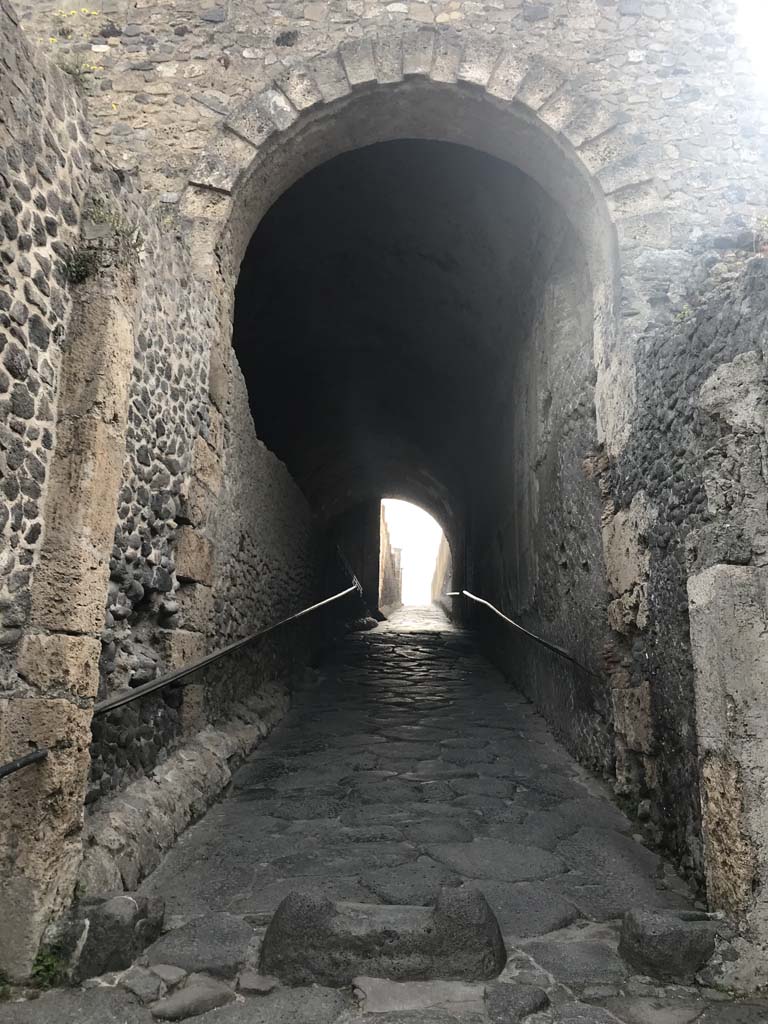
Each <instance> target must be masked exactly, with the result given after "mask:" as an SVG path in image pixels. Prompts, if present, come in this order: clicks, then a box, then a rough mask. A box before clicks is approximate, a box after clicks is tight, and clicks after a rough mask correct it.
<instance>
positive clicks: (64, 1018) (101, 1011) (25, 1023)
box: [0, 988, 154, 1024]
mask: <svg viewBox="0 0 768 1024" xmlns="http://www.w3.org/2000/svg"><path fill="white" fill-rule="evenodd" d="M153 1021H154V1018H153V1017H152V1014H151V1013H150V1012H149V1010H148V1009H147V1008H146V1007H145V1006H141V1005H139V1003H138V1002H137V1001H136V999H134V997H133V996H131V995H129V994H128V993H127V992H124V991H123V990H122V989H119V988H92V989H88V990H86V991H80V990H79V989H73V990H70V991H55V992H48V993H46V994H45V995H42V996H40V998H39V999H33V1000H30V1001H29V1002H24V1003H17V1002H14V1003H0V1024H153Z"/></svg>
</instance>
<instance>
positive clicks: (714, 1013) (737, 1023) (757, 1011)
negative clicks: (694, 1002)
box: [696, 1002, 768, 1024]
mask: <svg viewBox="0 0 768 1024" xmlns="http://www.w3.org/2000/svg"><path fill="white" fill-rule="evenodd" d="M766 1021H768V1002H743V1003H741V1002H740V1003H713V1004H712V1005H710V1006H708V1007H707V1009H706V1010H705V1011H704V1013H703V1014H702V1015H701V1017H699V1018H698V1020H697V1021H696V1024H765V1022H766Z"/></svg>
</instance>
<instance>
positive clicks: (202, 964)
mask: <svg viewBox="0 0 768 1024" xmlns="http://www.w3.org/2000/svg"><path fill="white" fill-rule="evenodd" d="M252 938H253V929H252V928H251V927H250V925H247V924H246V923H245V922H244V921H242V920H241V919H240V918H238V917H234V916H232V915H231V914H207V915H206V916H204V917H198V918H195V919H194V920H193V921H190V922H189V924H185V925H183V926H182V927H181V928H176V929H174V930H173V931H170V932H168V933H167V934H165V935H163V936H162V937H161V938H160V939H158V940H157V942H155V943H154V944H153V945H152V946H150V947H149V949H148V950H147V958H148V962H149V966H150V967H151V966H152V965H153V964H173V965H174V966H176V967H183V968H184V970H185V971H190V972H191V971H199V972H203V973H205V974H212V975H215V976H216V977H219V978H233V977H234V976H235V975H236V974H237V971H238V968H239V967H240V965H241V964H243V963H244V962H245V959H246V954H247V950H248V946H249V943H250V942H251V939H252Z"/></svg>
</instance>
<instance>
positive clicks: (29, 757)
mask: <svg viewBox="0 0 768 1024" xmlns="http://www.w3.org/2000/svg"><path fill="white" fill-rule="evenodd" d="M352 579H353V581H354V582H353V583H352V585H351V586H350V587H347V589H346V590H341V591H339V593H338V594H334V595H333V596H332V597H326V598H325V599H324V600H323V601H318V602H317V604H313V605H310V606H309V607H308V608H302V610H301V611H300V612H296V613H295V614H294V615H289V616H288V617H287V618H285V619H280V621H279V622H274V623H273V624H272V625H271V626H267V627H266V628H265V629H260V630H258V631H257V632H256V633H251V634H250V636H246V637H243V639H242V640H235V642H234V643H231V644H228V645H227V646H226V647H221V648H219V650H218V651H214V652H213V653H212V654H208V655H206V656H205V657H204V658H200V659H199V660H198V661H193V662H191V663H190V664H189V665H185V666H184V667H183V668H179V669H175V670H174V671H173V672H167V673H166V674H165V675H162V676H159V677H158V678H157V679H153V680H151V681H150V682H148V683H144V684H143V685H142V686H137V687H135V688H134V689H132V690H126V691H125V692H122V693H116V694H114V696H112V697H107V699H106V700H102V701H99V703H98V704H96V705H95V706H94V708H93V717H94V718H95V717H97V716H98V715H104V714H106V713H107V712H108V711H114V710H115V708H120V707H123V706H124V705H126V704H131V703H133V701H135V700H141V698H142V697H146V696H147V695H148V694H150V693H156V692H157V691H158V690H163V689H165V687H167V686H185V685H186V684H185V682H184V680H185V679H186V677H187V676H190V675H192V673H193V672H197V671H199V670H200V669H202V668H207V667H208V666H209V665H212V664H214V662H216V661H219V659H221V658H224V657H226V655H228V654H232V653H233V651H238V650H240V649H241V648H243V647H247V646H248V644H252V643H254V642H255V641H256V640H261V639H262V638H263V637H265V636H267V635H268V634H270V633H274V632H275V630H277V629H281V628H282V627H283V626H287V625H289V624H290V623H291V622H296V621H298V620H299V619H303V618H304V617H305V616H307V615H311V614H312V613H313V612H316V611H318V610H319V609H320V608H325V607H326V606H327V605H329V604H333V603H334V602H335V601H340V600H341V599H342V598H344V597H349V596H350V595H351V594H355V593H357V594H360V595H362V592H363V588H362V586H361V585H360V581H359V580H358V579H357V577H356V576H355V575H354V574H352ZM47 756H48V748H47V747H40V748H39V749H37V750H33V751H31V752H30V753H29V754H24V755H23V756H22V757H17V758H16V759H15V760H13V761H8V762H7V763H6V764H3V765H0V779H4V778H6V777H7V776H8V775H13V774H14V773H15V772H17V771H20V770H21V769H22V768H26V767H27V766H28V765H31V764H37V763H38V762H39V761H44V760H45V758H46V757H47Z"/></svg>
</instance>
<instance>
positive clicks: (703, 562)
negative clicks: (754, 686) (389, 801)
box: [603, 233, 768, 910]
mask: <svg viewBox="0 0 768 1024" xmlns="http://www.w3.org/2000/svg"><path fill="white" fill-rule="evenodd" d="M712 241H713V242H714V245H715V247H713V248H711V249H710V251H708V252H707V253H706V255H704V256H702V257H700V258H698V259H695V258H693V257H691V259H690V265H689V267H688V268H687V271H688V272H687V273H686V275H685V278H686V279H687V280H688V281H689V286H688V290H687V292H686V294H685V295H684V296H681V298H680V301H679V312H678V314H677V315H676V316H675V317H674V319H673V320H672V322H671V323H666V324H663V325H661V324H660V325H658V326H657V327H656V329H655V330H652V331H651V332H649V334H648V336H647V338H646V341H645V344H644V350H643V358H642V360H641V361H640V362H639V364H638V400H639V401H638V422H637V431H636V433H635V434H634V436H633V438H632V440H631V441H630V444H629V445H628V447H627V449H626V450H625V451H624V452H623V453H622V458H621V459H620V460H618V461H616V462H612V463H610V465H608V466H606V468H605V476H604V478H603V483H604V484H605V486H606V489H607V490H608V491H609V492H610V494H611V495H615V496H616V498H615V505H613V502H612V509H613V508H615V509H616V513H615V516H614V518H613V520H612V523H613V533H612V535H610V536H611V540H610V541H609V545H608V549H607V550H608V554H609V558H608V563H609V567H610V568H611V570H612V573H613V577H614V578H613V581H612V582H613V584H614V589H615V590H616V591H617V592H619V593H620V594H621V595H622V596H621V597H620V598H618V599H617V600H616V601H615V602H614V603H613V605H612V607H611V616H612V620H613V624H614V626H615V628H616V630H617V632H618V633H619V634H620V635H622V636H623V637H624V639H625V644H624V648H623V651H622V669H621V671H622V673H623V675H624V686H623V687H620V688H618V689H616V690H614V711H615V726H616V730H617V755H618V763H617V776H618V782H619V786H620V791H621V792H624V793H637V792H638V791H639V792H640V794H641V796H643V797H646V798H649V799H648V800H647V804H646V806H645V807H644V808H642V809H641V813H642V814H643V816H646V817H648V818H649V821H648V822H647V824H646V829H647V830H648V833H649V836H650V838H652V839H655V840H656V841H657V842H662V843H663V844H664V845H665V846H666V847H668V848H671V849H674V850H678V851H680V856H681V863H680V866H681V868H682V869H683V870H684V871H685V872H686V873H690V872H694V873H695V874H696V875H697V876H698V877H699V878H701V876H702V874H704V873H705V871H706V873H707V874H709V873H710V869H711V864H710V865H709V866H707V864H706V863H705V861H706V858H705V856H704V851H703V849H702V838H701V803H700V801H701V796H702V795H703V796H704V797H705V799H704V805H705V812H706V806H707V800H708V799H709V800H711V799H712V795H711V794H706V793H705V794H700V792H699V785H698V778H699V772H698V757H699V752H700V751H699V747H700V744H701V743H703V741H704V737H703V736H697V727H696V719H695V714H696V708H697V706H698V707H699V708H701V707H702V704H701V702H700V701H697V700H696V699H695V690H694V667H695V663H696V661H697V658H698V659H700V658H701V652H698V653H697V649H696V648H694V650H693V651H692V650H691V645H690V642H689V635H690V631H689V603H688V595H687V591H686V585H687V581H688V579H689V578H690V577H695V576H698V574H700V573H703V572H705V571H706V570H709V569H710V568H712V567H714V566H723V565H725V566H758V567H759V566H762V565H764V564H765V562H766V538H767V537H768V485H767V484H766V468H765V466H766V462H765V459H766V455H765V453H766V436H765V413H764V410H765V406H766V401H767V394H768V392H767V391H766V374H765V365H764V355H765V340H766V328H767V326H768V260H766V259H765V256H764V255H763V253H762V249H763V245H764V243H763V242H762V240H761V238H760V236H759V235H754V234H751V233H745V234H741V235H740V236H734V237H730V238H729V237H724V236H721V237H718V238H717V239H714V240H712ZM660 286H661V282H660ZM724 626H725V633H724V634H723V635H722V637H721V640H720V643H721V644H722V645H723V646H724V647H725V646H727V645H728V644H729V643H732V642H733V640H734V632H735V631H737V629H738V628H741V627H737V624H736V619H735V618H734V620H733V622H731V623H730V624H729V623H727V622H726V623H724ZM707 658H710V655H708V656H707ZM699 668H701V664H699ZM742 671H744V670H742ZM615 678H619V677H615ZM707 703H708V698H707V697H706V696H705V697H704V706H706V705H707ZM762 770H763V771H764V766H763V768H762ZM731 827H732V828H735V829H737V830H738V825H737V824H736V818H734V821H733V822H732V824H731ZM747 889H748V890H749V886H747ZM710 894H711V895H712V896H713V898H714V899H715V901H716V903H717V905H719V906H721V907H722V906H724V904H723V901H722V900H719V899H718V897H717V894H716V892H711V893H710ZM750 898H751V897H750ZM747 903H749V900H747ZM726 909H730V910H733V909H734V907H733V906H728V907H726Z"/></svg>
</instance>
